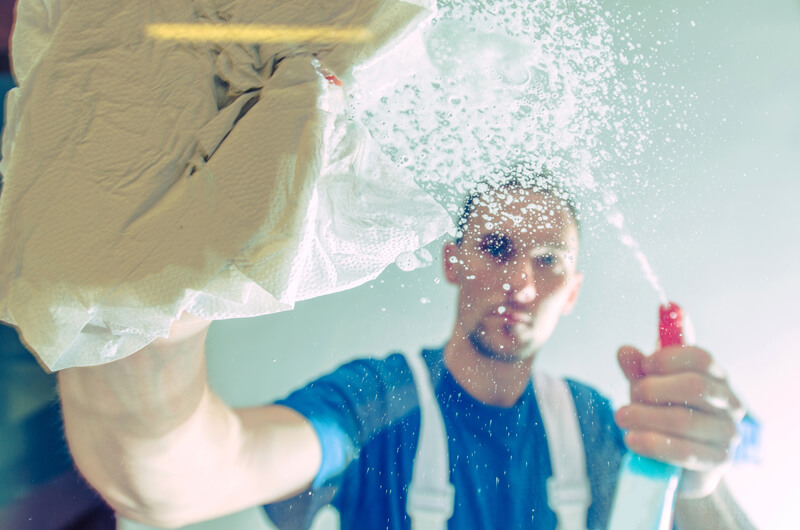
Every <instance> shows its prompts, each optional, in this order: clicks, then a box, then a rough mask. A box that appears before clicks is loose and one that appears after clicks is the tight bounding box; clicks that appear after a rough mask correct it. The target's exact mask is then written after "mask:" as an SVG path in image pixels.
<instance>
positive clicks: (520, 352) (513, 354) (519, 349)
mask: <svg viewBox="0 0 800 530" xmlns="http://www.w3.org/2000/svg"><path fill="white" fill-rule="evenodd" d="M469 340H470V342H471V343H472V346H473V348H474V349H475V351H476V352H477V353H478V355H480V356H481V357H484V358H486V359H491V360H493V361H499V362H503V363H509V364H511V363H517V362H520V361H524V360H525V359H528V358H529V357H532V356H533V355H534V353H535V350H534V349H533V348H531V347H523V346H520V345H518V344H516V343H515V342H516V341H513V340H503V341H492V340H491V338H490V337H487V336H486V335H485V334H484V335H481V332H480V330H476V331H474V332H472V333H470V334H469Z"/></svg>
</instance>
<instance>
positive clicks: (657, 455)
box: [625, 431, 730, 471]
mask: <svg viewBox="0 0 800 530" xmlns="http://www.w3.org/2000/svg"><path fill="white" fill-rule="evenodd" d="M625 444H626V445H627V446H628V448H629V449H630V450H631V451H633V452H634V453H637V454H640V455H642V456H647V457H650V458H653V459H656V460H659V461H661V462H668V463H670V464H674V465H676V466H680V467H683V468H685V469H690V470H693V471H712V470H718V469H719V468H721V467H723V466H726V465H728V464H729V462H730V458H729V453H730V448H729V447H727V446H721V445H715V444H705V443H700V442H696V441H693V440H687V439H685V438H678V437H672V436H667V435H665V434H664V433H660V432H655V431H631V432H629V433H627V434H626V435H625Z"/></svg>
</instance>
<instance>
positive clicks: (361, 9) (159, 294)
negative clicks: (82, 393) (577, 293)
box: [0, 0, 451, 370]
mask: <svg viewBox="0 0 800 530" xmlns="http://www.w3.org/2000/svg"><path fill="white" fill-rule="evenodd" d="M419 4H420V2H418V1H414V2H403V1H399V0H383V1H382V0H362V1H352V0H334V1H329V2H319V1H317V0H296V1H293V2H277V1H266V0H217V1H213V0H199V1H191V0H183V1H174V0H154V1H151V2H139V1H136V0H120V1H114V2H108V1H107V0H19V3H18V6H17V20H16V26H15V31H14V34H13V37H12V50H13V52H12V53H13V56H12V60H13V66H14V72H15V76H16V79H17V82H18V85H19V88H16V89H14V90H12V91H11V92H10V93H9V95H8V98H7V102H6V105H7V107H6V108H7V122H6V126H5V129H4V134H3V143H2V155H3V156H2V162H1V163H0V172H2V174H3V176H4V187H3V191H2V196H0V319H2V320H4V321H6V322H9V323H11V324H13V325H15V326H17V327H18V328H19V329H20V331H21V334H22V337H23V340H24V341H25V343H26V344H27V345H28V346H29V347H30V348H31V349H32V350H33V351H34V352H35V354H36V356H37V357H38V359H39V361H40V362H41V363H42V364H43V365H44V366H45V367H46V368H48V369H49V370H60V369H63V368H68V367H74V366H84V365H94V364H100V363H105V362H109V361H112V360H115V359H119V358H121V357H124V356H126V355H129V354H131V353H133V352H134V351H136V350H138V349H140V348H141V347H143V346H144V345H146V344H147V343H149V342H151V341H152V340H154V339H155V338H156V337H159V336H166V334H167V332H168V329H169V326H170V324H171V322H172V321H173V320H174V319H175V318H176V317H177V316H178V315H180V313H181V312H182V311H184V310H188V311H189V312H191V313H194V314H196V315H198V316H201V317H204V318H209V319H221V318H232V317H245V316H254V315H261V314H266V313H271V312H275V311H280V310H284V309H288V308H291V307H292V306H293V304H294V303H295V302H296V301H297V300H303V299H307V298H311V297H314V296H319V295H323V294H327V293H331V292H335V291H339V290H343V289H347V288H350V287H353V286H356V285H358V284H360V283H363V282H365V281H367V280H369V279H372V278H374V277H375V276H377V275H378V274H379V273H380V271H381V270H382V269H383V268H384V267H386V266H387V265H388V264H389V263H391V262H392V261H394V259H395V258H396V257H397V256H398V255H399V254H401V253H404V252H408V251H413V250H414V249H417V248H419V247H421V246H423V245H425V244H427V243H429V242H430V241H433V240H434V239H436V238H437V237H439V236H441V235H442V234H443V233H444V232H445V231H447V230H448V229H449V228H450V226H451V220H450V218H449V217H448V215H447V214H446V212H445V211H444V209H443V208H442V207H441V206H440V205H439V204H438V203H436V202H435V201H434V200H433V199H432V198H431V197H430V196H429V195H427V194H426V193H424V192H423V191H422V190H421V189H420V188H419V187H418V186H417V185H416V184H415V183H414V182H413V179H412V177H411V176H410V175H409V174H407V173H403V172H402V171H401V170H400V169H398V168H397V167H395V166H394V165H392V164H391V163H390V162H389V161H388V160H387V159H386V158H385V157H384V156H383V155H382V154H381V152H380V150H379V148H378V147H377V145H376V144H375V142H374V141H373V140H372V139H371V138H370V137H369V133H368V132H367V131H366V130H365V129H364V127H363V126H362V125H360V124H359V123H358V122H357V121H354V120H352V119H350V118H348V115H347V113H346V112H345V110H346V105H347V94H346V92H345V91H344V90H346V88H347V85H348V83H353V82H354V80H353V78H352V77H351V76H350V72H351V71H352V68H353V67H354V66H357V65H359V64H363V63H365V62H367V61H368V62H369V63H370V65H371V66H370V68H373V69H375V68H383V69H384V70H385V76H384V79H391V76H397V77H398V79H399V78H402V76H404V75H406V74H407V73H404V72H398V71H396V69H394V68H392V65H391V64H384V65H382V64H381V62H380V61H379V60H376V58H379V57H380V55H381V54H382V53H383V52H384V51H385V50H387V49H388V48H391V46H396V45H398V44H397V43H398V42H400V41H401V39H402V37H403V35H406V34H408V32H411V31H415V28H418V26H419V25H420V24H421V21H422V20H423V19H424V17H425V15H426V12H427V10H426V7H425V6H421V5H419ZM428 7H429V8H430V6H428ZM191 22H204V23H210V24H225V23H232V24H251V23H252V24H268V25H273V24H284V25H297V26H315V25H317V26H318V25H326V26H327V25H335V26H344V27H365V28H368V29H370V30H372V31H373V32H374V33H375V35H376V36H377V38H376V39H374V40H372V41H370V42H367V43H354V42H325V41H324V40H322V39H320V40H318V41H315V42H308V43H306V44H303V45H296V44H260V45H250V44H235V43H230V44H212V43H199V44H198V43H195V44H190V43H180V42H170V41H163V40H154V39H151V38H148V37H146V36H145V30H144V28H145V26H146V25H147V24H150V23H191ZM313 57H316V58H318V60H319V61H320V62H321V63H322V65H323V66H324V67H325V68H327V69H328V70H330V71H331V72H333V73H334V74H336V75H337V76H338V77H339V78H340V79H342V80H343V81H344V88H339V87H336V86H333V85H331V84H330V83H328V82H327V81H326V80H325V79H324V77H323V75H322V74H321V73H320V72H319V71H318V70H317V69H315V67H314V66H313V65H312V58H313ZM373 74H374V71H373ZM378 77H381V76H380V75H379V76H378Z"/></svg>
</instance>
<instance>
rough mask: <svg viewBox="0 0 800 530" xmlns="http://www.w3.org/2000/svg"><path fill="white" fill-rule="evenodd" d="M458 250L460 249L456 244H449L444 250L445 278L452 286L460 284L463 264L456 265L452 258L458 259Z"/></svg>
mask: <svg viewBox="0 0 800 530" xmlns="http://www.w3.org/2000/svg"><path fill="white" fill-rule="evenodd" d="M458 250H459V247H458V245H456V244H455V243H454V242H450V243H447V244H446V245H445V246H444V248H443V249H442V255H443V256H444V264H443V268H444V277H445V279H446V280H447V281H448V283H452V284H457V283H458V278H459V271H460V267H461V264H460V263H458V262H457V261H456V263H451V262H450V258H451V257H455V258H456V259H458Z"/></svg>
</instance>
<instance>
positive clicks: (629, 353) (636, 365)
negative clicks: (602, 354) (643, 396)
mask: <svg viewBox="0 0 800 530" xmlns="http://www.w3.org/2000/svg"><path fill="white" fill-rule="evenodd" d="M617 360H618V361H619V366H620V368H622V373H624V374H625V377H627V378H628V381H637V380H639V379H641V378H643V377H644V376H645V375H646V374H645V371H644V367H643V363H644V361H645V356H644V354H643V353H642V352H640V351H639V350H637V349H636V348H634V347H633V346H623V347H621V348H620V349H619V351H618V352H617Z"/></svg>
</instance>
